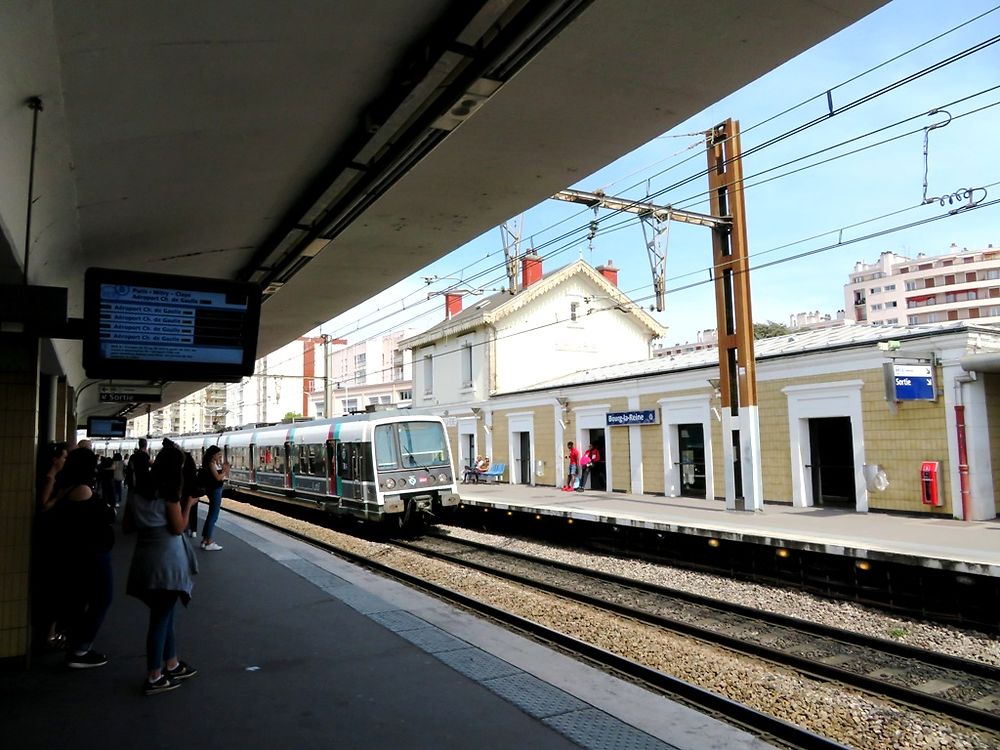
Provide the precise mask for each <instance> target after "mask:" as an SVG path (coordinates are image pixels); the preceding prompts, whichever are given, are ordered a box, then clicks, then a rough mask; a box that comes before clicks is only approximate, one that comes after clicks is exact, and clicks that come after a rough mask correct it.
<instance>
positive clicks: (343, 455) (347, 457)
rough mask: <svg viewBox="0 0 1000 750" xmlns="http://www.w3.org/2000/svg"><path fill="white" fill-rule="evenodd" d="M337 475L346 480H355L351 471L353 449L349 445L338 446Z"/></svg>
mask: <svg viewBox="0 0 1000 750" xmlns="http://www.w3.org/2000/svg"><path fill="white" fill-rule="evenodd" d="M337 474H338V475H339V476H340V477H342V478H344V479H353V478H354V472H353V471H352V470H351V448H350V445H349V444H348V443H338V444H337Z"/></svg>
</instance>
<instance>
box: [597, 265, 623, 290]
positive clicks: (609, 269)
mask: <svg viewBox="0 0 1000 750" xmlns="http://www.w3.org/2000/svg"><path fill="white" fill-rule="evenodd" d="M597 272H598V273H599V274H601V276H603V277H604V278H606V279H607V280H608V281H610V282H611V283H612V284H614V285H615V286H618V269H617V268H615V264H614V263H613V262H612V261H611V260H609V261H608V262H607V263H606V264H604V265H603V266H598V267H597Z"/></svg>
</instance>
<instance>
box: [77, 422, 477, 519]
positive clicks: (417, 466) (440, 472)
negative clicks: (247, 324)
mask: <svg viewBox="0 0 1000 750" xmlns="http://www.w3.org/2000/svg"><path fill="white" fill-rule="evenodd" d="M170 439H171V440H172V441H174V442H175V443H176V444H177V445H179V446H180V447H181V448H182V449H183V450H185V451H190V452H191V454H192V455H193V456H194V458H195V460H196V461H198V462H199V463H200V462H201V457H202V455H204V452H205V449H207V448H208V447H209V446H211V445H218V446H219V447H220V448H222V450H223V455H224V456H225V459H226V461H228V462H229V466H230V471H229V480H228V484H229V486H231V487H236V488H242V489H248V490H253V491H255V492H259V493H263V494H267V495H269V496H271V497H274V498H278V499H281V500H284V501H287V502H294V503H298V504H303V505H308V506H311V507H318V508H321V509H323V510H326V511H328V512H330V513H333V514H336V515H343V516H354V517H356V518H359V519H363V520H366V521H377V522H380V523H384V524H388V525H392V526H396V527H399V528H404V527H407V526H410V525H412V524H414V523H415V522H418V521H427V520H431V519H433V517H434V516H435V514H437V513H439V512H440V511H441V509H443V508H447V507H450V506H455V505H458V501H459V497H458V487H457V483H456V480H455V470H454V466H453V465H452V461H451V445H450V443H449V440H448V431H447V430H446V429H445V426H444V422H443V421H442V420H441V419H440V418H439V417H433V416H425V415H419V414H412V413H409V412H401V411H396V412H374V413H370V414H357V415H352V416H347V417H340V418H335V419H319V420H314V421H309V422H294V423H290V424H275V425H267V426H261V427H250V428H245V429H239V430H233V431H229V432H220V433H210V434H201V435H183V436H178V437H173V436H170ZM91 443H92V445H93V447H94V449H95V450H96V451H97V452H98V453H99V454H101V455H111V454H114V453H116V452H117V453H121V454H122V456H124V457H125V458H128V456H129V455H131V453H132V452H133V451H134V450H135V449H136V448H137V447H138V439H136V438H123V439H111V440H92V441H91ZM161 444H162V443H161V441H160V440H159V439H157V438H150V440H149V450H150V454H151V455H153V456H155V454H156V452H157V451H158V450H159V448H160V447H161Z"/></svg>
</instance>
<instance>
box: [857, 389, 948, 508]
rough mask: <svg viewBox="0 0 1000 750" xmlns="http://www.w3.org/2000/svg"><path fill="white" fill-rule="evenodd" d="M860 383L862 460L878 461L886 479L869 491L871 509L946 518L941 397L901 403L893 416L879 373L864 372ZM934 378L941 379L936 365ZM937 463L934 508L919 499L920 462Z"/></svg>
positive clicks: (945, 443) (945, 454)
mask: <svg viewBox="0 0 1000 750" xmlns="http://www.w3.org/2000/svg"><path fill="white" fill-rule="evenodd" d="M864 381H865V386H864V390H863V391H862V393H861V407H862V411H863V413H864V420H865V461H866V462H867V463H869V464H879V465H881V466H882V467H883V468H884V469H885V472H886V475H887V476H888V477H889V488H888V489H887V490H886V491H885V492H869V493H868V507H869V508H871V509H872V510H905V511H911V512H914V511H918V512H919V511H926V512H930V513H933V514H937V515H942V516H950V515H951V508H952V498H951V493H950V488H949V482H948V473H949V471H950V468H949V467H950V462H949V460H948V424H947V421H946V412H945V405H944V399H943V398H939V399H938V400H937V401H935V402H927V401H904V402H901V403H900V404H898V409H897V412H896V414H892V413H891V411H890V408H889V404H888V403H887V402H886V400H885V397H884V390H883V384H882V373H881V372H880V371H878V370H874V371H871V370H870V371H867V372H865V373H864ZM937 381H938V382H939V383H940V382H941V371H940V369H938V372H937ZM921 461H940V462H941V474H940V476H941V492H942V493H944V504H943V505H942V506H941V507H939V508H933V507H930V506H927V505H923V504H922V503H921V502H920V462H921Z"/></svg>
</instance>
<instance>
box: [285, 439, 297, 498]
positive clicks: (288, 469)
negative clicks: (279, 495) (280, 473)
mask: <svg viewBox="0 0 1000 750" xmlns="http://www.w3.org/2000/svg"><path fill="white" fill-rule="evenodd" d="M298 463H299V453H298V451H297V450H296V449H295V446H294V445H293V444H292V443H290V442H288V441H287V440H286V441H285V489H286V490H290V489H293V488H294V487H295V474H296V473H297V472H298Z"/></svg>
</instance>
